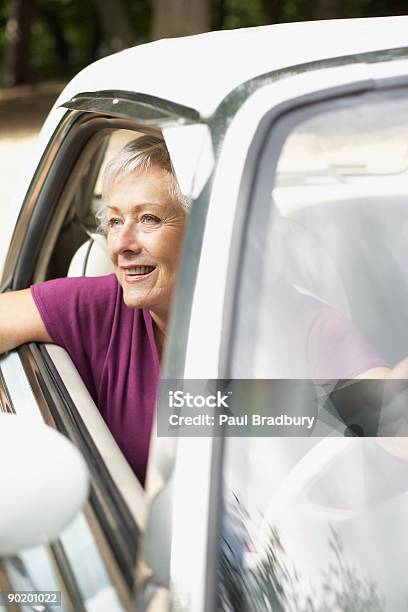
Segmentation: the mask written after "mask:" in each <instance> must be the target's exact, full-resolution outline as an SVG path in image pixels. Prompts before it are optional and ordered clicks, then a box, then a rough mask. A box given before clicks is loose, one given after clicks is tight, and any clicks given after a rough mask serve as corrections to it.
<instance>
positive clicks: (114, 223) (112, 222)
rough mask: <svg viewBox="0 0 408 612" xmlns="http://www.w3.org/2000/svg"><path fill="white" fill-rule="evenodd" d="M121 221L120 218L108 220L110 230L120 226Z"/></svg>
mask: <svg viewBox="0 0 408 612" xmlns="http://www.w3.org/2000/svg"><path fill="white" fill-rule="evenodd" d="M120 223H121V220H120V219H119V218H118V217H111V218H110V219H108V227H109V228H110V229H112V228H114V227H117V226H118V225H120Z"/></svg>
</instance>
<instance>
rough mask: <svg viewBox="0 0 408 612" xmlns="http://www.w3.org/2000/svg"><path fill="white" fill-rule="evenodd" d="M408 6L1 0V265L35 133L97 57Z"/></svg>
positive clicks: (284, 0)
mask: <svg viewBox="0 0 408 612" xmlns="http://www.w3.org/2000/svg"><path fill="white" fill-rule="evenodd" d="M406 12H407V2H406V0H393V1H392V2H390V1H389V0H1V2H0V159H1V164H0V212H1V215H2V220H3V223H1V224H0V266H1V261H2V259H3V251H4V249H5V248H6V246H7V243H8V240H9V235H10V232H11V229H12V227H13V225H14V221H15V218H16V215H17V209H18V208H19V206H20V199H21V198H20V194H19V185H20V183H21V177H22V176H23V175H24V171H25V168H26V166H27V161H28V159H29V158H30V155H31V154H32V150H33V146H34V141H35V136H36V134H37V133H38V130H39V128H40V127H41V124H42V122H43V121H44V118H45V117H46V115H47V113H48V111H49V109H50V107H51V106H52V104H53V102H54V100H55V99H56V97H57V96H58V94H59V92H60V91H61V89H62V88H63V86H64V84H65V83H66V82H67V81H68V80H69V79H70V77H71V76H73V75H74V74H75V73H76V72H78V71H79V70H80V69H81V68H83V67H84V66H86V65H87V64H89V63H90V62H92V61H94V60H96V59H98V58H100V57H103V56H105V55H108V54H110V53H113V52H115V51H119V50H121V49H124V48H126V47H129V46H133V45H138V44H142V43H145V42H148V41H151V40H157V39H159V38H165V37H174V36H187V35H190V34H197V33H200V32H207V31H210V30H220V29H230V28H245V27H251V26H258V25H264V24H271V23H280V22H288V21H304V20H313V19H336V18H346V17H372V16H386V15H402V14H404V13H406ZM294 44H296V41H294Z"/></svg>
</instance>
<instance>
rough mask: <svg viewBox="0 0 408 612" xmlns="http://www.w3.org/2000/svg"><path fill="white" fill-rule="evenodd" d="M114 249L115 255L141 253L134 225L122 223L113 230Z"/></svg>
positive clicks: (138, 236) (137, 233)
mask: <svg viewBox="0 0 408 612" xmlns="http://www.w3.org/2000/svg"><path fill="white" fill-rule="evenodd" d="M114 249H115V251H116V252H117V253H124V252H125V251H132V252H135V253H137V252H139V251H141V249H142V245H141V241H140V235H139V231H138V229H137V226H136V224H134V223H124V224H123V225H121V226H119V227H118V228H117V229H115V238H114Z"/></svg>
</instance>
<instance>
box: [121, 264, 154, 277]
mask: <svg viewBox="0 0 408 612" xmlns="http://www.w3.org/2000/svg"><path fill="white" fill-rule="evenodd" d="M155 269H156V266H134V267H133V268H127V269H125V270H124V272H125V274H126V276H127V277H130V278H138V277H141V276H147V275H148V274H150V273H151V272H153V270H155Z"/></svg>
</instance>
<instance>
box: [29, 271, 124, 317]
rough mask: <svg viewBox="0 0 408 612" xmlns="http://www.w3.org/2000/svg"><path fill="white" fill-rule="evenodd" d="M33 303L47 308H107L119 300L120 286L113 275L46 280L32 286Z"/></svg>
mask: <svg viewBox="0 0 408 612" xmlns="http://www.w3.org/2000/svg"><path fill="white" fill-rule="evenodd" d="M31 292H32V295H33V297H34V299H35V301H36V302H37V303H38V302H42V303H44V304H46V305H48V307H50V306H51V307H52V306H58V307H63V308H65V309H69V308H75V307H76V305H81V306H82V307H85V306H86V305H87V304H89V305H90V306H97V305H100V306H101V308H104V307H107V306H108V304H109V303H111V304H112V305H113V304H115V303H116V302H117V300H118V298H119V293H120V286H119V283H118V281H117V279H116V275H115V274H108V275H105V276H77V277H64V278H56V279H52V280H47V281H44V282H41V283H37V284H35V285H32V287H31Z"/></svg>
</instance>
